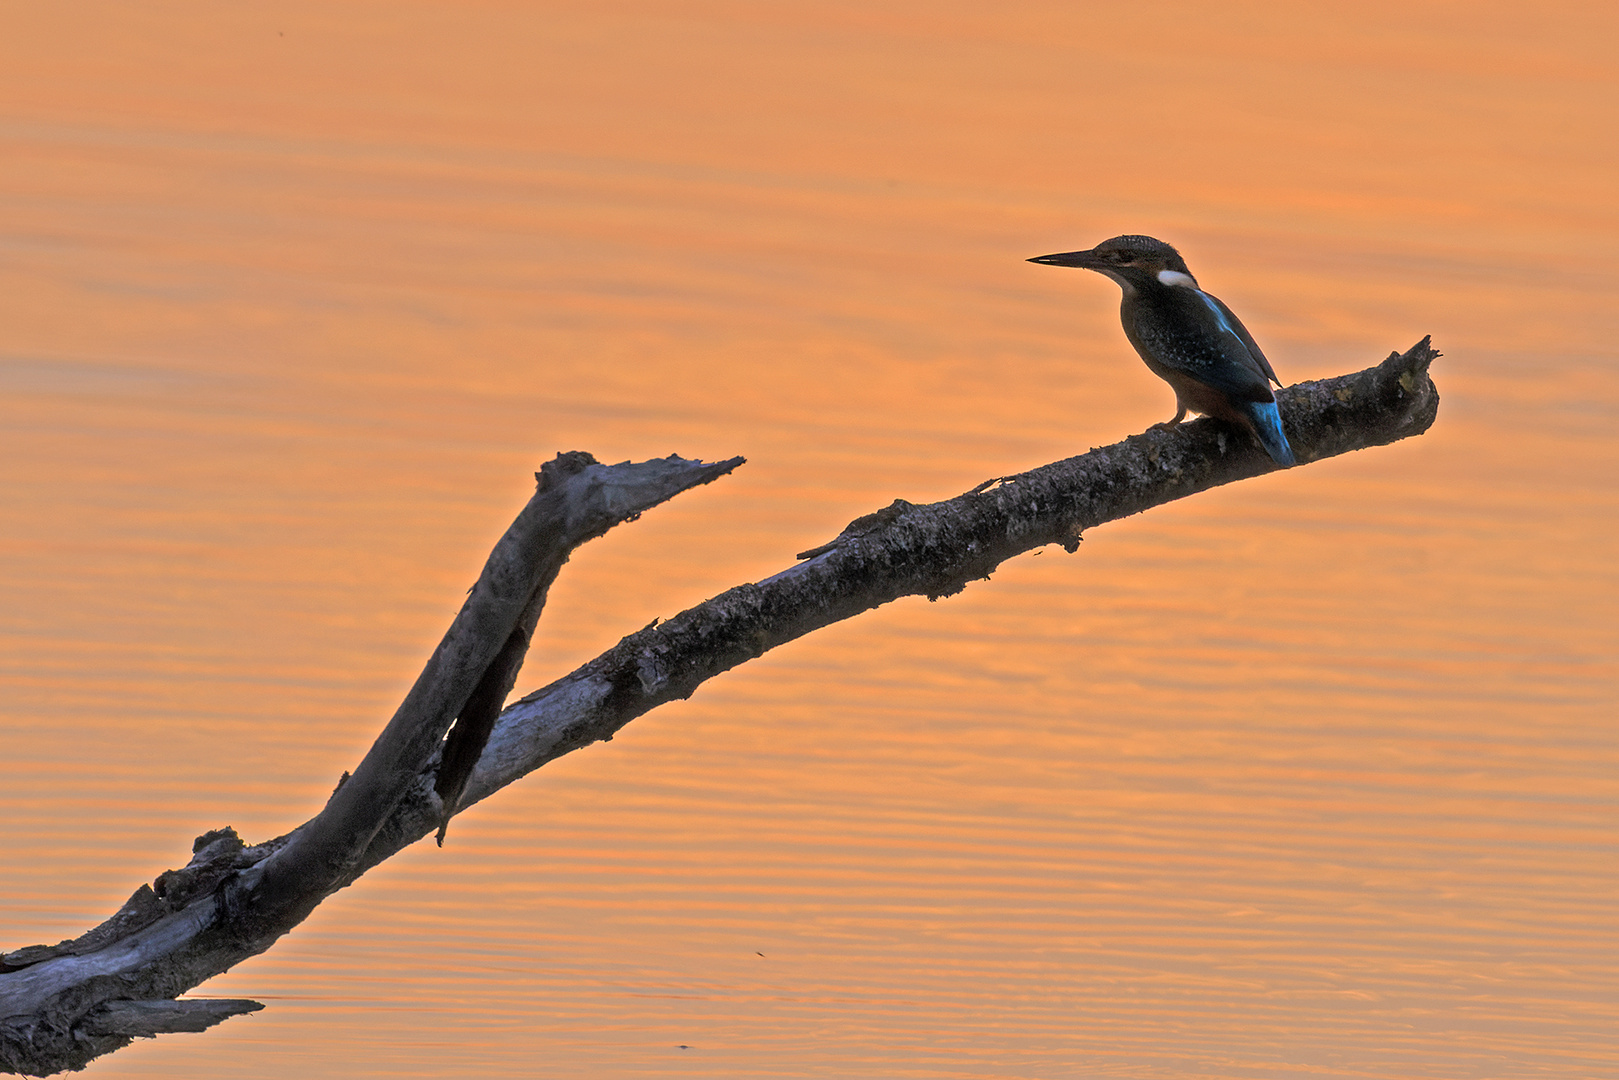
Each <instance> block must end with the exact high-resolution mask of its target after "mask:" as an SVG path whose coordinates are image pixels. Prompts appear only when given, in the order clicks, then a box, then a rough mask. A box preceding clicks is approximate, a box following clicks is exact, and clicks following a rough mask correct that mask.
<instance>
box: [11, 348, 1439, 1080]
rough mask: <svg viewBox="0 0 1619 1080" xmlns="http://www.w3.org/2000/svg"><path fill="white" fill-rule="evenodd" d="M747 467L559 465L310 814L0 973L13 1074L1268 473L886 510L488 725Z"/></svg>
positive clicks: (1391, 432)
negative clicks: (550, 642) (564, 763)
mask: <svg viewBox="0 0 1619 1080" xmlns="http://www.w3.org/2000/svg"><path fill="white" fill-rule="evenodd" d="M1438 355H1439V354H1438V353H1437V352H1435V351H1433V350H1432V349H1431V348H1430V347H1429V344H1428V339H1427V338H1424V339H1423V340H1422V341H1421V342H1419V343H1418V344H1417V345H1415V346H1413V347H1412V348H1411V349H1410V350H1409V351H1407V352H1405V353H1404V354H1399V353H1396V354H1393V355H1391V356H1390V357H1389V358H1388V359H1387V360H1385V361H1384V362H1383V363H1382V364H1380V365H1377V366H1376V367H1372V368H1368V369H1367V370H1365V371H1361V372H1357V373H1354V374H1351V375H1344V376H1340V377H1339V378H1336V379H1327V380H1323V381H1321V382H1311V383H1301V384H1299V385H1297V386H1293V387H1289V388H1287V389H1285V390H1282V391H1280V392H1278V394H1277V399H1278V401H1279V403H1280V406H1281V411H1282V416H1283V418H1284V421H1285V423H1286V427H1287V433H1288V438H1289V441H1290V442H1291V443H1292V445H1293V448H1294V451H1295V453H1296V454H1297V456H1298V459H1299V463H1300V466H1301V467H1302V466H1303V465H1305V464H1308V463H1309V462H1312V461H1318V460H1320V459H1322V458H1327V457H1333V456H1336V455H1338V454H1343V453H1348V452H1349V451H1351V450H1360V449H1365V448H1367V447H1371V446H1378V445H1383V444H1386V443H1391V442H1394V441H1396V440H1399V439H1404V438H1407V437H1409V436H1411V435H1418V434H1421V433H1422V432H1424V431H1426V430H1427V429H1428V427H1429V425H1431V424H1432V423H1433V420H1434V418H1435V416H1436V415H1437V411H1438V407H1439V395H1438V391H1437V390H1436V389H1435V388H1434V385H1433V382H1432V381H1431V379H1430V378H1429V375H1428V367H1429V364H1430V363H1431V362H1432V361H1433V359H1434V358H1435V357H1437V356H1438ZM740 463H741V459H740V458H735V459H732V460H731V461H727V462H721V463H718V464H713V465H704V464H702V463H700V462H690V461H683V460H681V459H679V458H672V457H671V458H669V459H666V460H664V461H655V462H645V463H641V464H639V465H631V464H629V463H625V464H623V465H617V466H602V465H598V464H596V463H595V461H594V460H593V459H591V458H590V456H589V455H588V454H572V455H566V454H565V455H559V456H558V459H557V461H555V462H551V463H549V464H548V465H547V466H546V467H545V469H544V470H542V473H541V474H539V475H540V477H541V483H540V487H539V490H538V491H537V492H536V494H535V496H534V498H533V499H532V500H531V501H530V503H529V505H528V506H527V507H525V509H524V510H523V512H522V514H520V515H519V516H518V519H517V522H515V523H514V524H513V526H512V528H511V530H509V531H508V533H507V534H506V536H504V537H503V538H502V539H501V541H500V543H499V544H498V545H497V546H496V548H495V551H494V553H493V554H492V555H491V556H490V560H489V564H488V565H487V566H486V567H485V569H484V572H483V575H482V576H481V577H480V578H479V581H478V584H477V585H476V586H475V587H474V589H473V592H472V595H471V596H470V597H469V598H468V601H467V605H466V607H464V608H463V609H462V611H461V614H460V615H458V616H457V617H456V620H455V623H454V624H453V625H452V626H451V628H450V631H449V633H447V634H446V635H445V638H444V641H443V643H442V644H441V645H440V646H439V648H438V650H437V651H435V653H434V654H433V657H432V658H431V659H430V660H429V661H428V664H427V666H426V668H425V669H424V670H423V672H422V674H421V676H420V678H418V680H417V682H416V685H415V686H414V687H412V689H411V691H410V693H409V695H407V697H406V699H405V701H404V703H403V704H401V706H400V708H399V711H398V713H396V715H395V716H394V718H393V720H392V721H391V722H390V723H389V725H388V726H387V727H386V728H385V729H384V730H383V732H382V734H381V735H380V736H379V737H378V739H377V741H376V744H375V745H374V746H373V747H372V749H371V751H370V753H368V754H367V755H366V757H365V759H364V761H362V762H361V763H360V765H359V766H358V768H357V769H356V770H355V773H354V776H353V777H352V778H348V779H347V782H346V783H343V784H340V786H339V788H338V790H337V791H335V792H334V793H333V795H332V798H331V800H330V802H329V803H328V805H327V807H326V808H325V809H324V810H323V811H322V812H321V813H320V814H318V815H317V816H316V817H315V818H313V819H312V820H310V821H309V822H307V823H306V824H304V825H303V826H300V827H299V828H298V829H295V830H294V831H293V832H291V833H289V834H287V835H286V836H283V837H279V838H277V839H275V840H271V841H268V842H266V843H263V844H259V845H257V846H255V847H245V846H244V845H243V843H242V841H241V840H240V839H239V838H238V837H237V836H236V834H235V833H234V832H233V831H232V830H229V829H224V830H220V831H218V832H213V833H208V834H206V835H204V836H202V837H199V838H198V839H197V842H196V845H195V847H194V851H195V855H194V857H193V859H192V861H191V863H190V864H189V865H188V866H187V867H185V868H184V869H182V870H178V871H169V872H167V873H165V874H163V875H161V876H160V877H159V878H158V879H157V881H156V882H155V885H154V887H148V886H144V885H143V886H141V888H140V889H139V890H137V891H136V893H135V895H134V896H132V897H131V898H130V900H129V902H128V903H126V904H125V905H124V907H123V908H122V909H121V910H120V911H119V912H118V913H117V914H116V915H114V916H113V918H111V919H109V920H108V921H107V922H106V923H104V924H102V925H101V926H99V927H97V928H96V929H94V930H92V931H90V932H89V933H87V934H85V935H84V936H83V937H81V938H79V939H77V940H75V941H72V942H63V943H62V944H60V945H54V946H32V947H30V948H26V949H21V950H18V951H15V952H11V953H6V954H4V955H3V956H0V1068H4V1069H6V1070H8V1071H11V1072H22V1073H30V1074H36V1075H46V1074H49V1073H53V1072H59V1071H61V1070H63V1069H70V1068H80V1067H82V1066H83V1065H84V1064H85V1063H86V1062H88V1061H90V1060H92V1059H93V1058H95V1057H97V1056H99V1055H101V1054H104V1053H108V1052H111V1051H113V1050H116V1049H118V1048H119V1047H121V1046H123V1045H125V1044H127V1043H128V1042H129V1041H130V1039H131V1038H132V1037H134V1036H137V1035H150V1034H156V1033H159V1032H167V1031H182V1030H184V1031H195V1030H201V1029H202V1028H204V1027H206V1026H208V1025H210V1024H213V1023H218V1022H219V1021H220V1020H223V1019H225V1018H226V1017H227V1016H231V1015H235V1014H237V1013H240V1012H246V1011H251V1010H253V1009H256V1008H258V1007H260V1006H258V1005H257V1003H255V1002H251V1001H212V1000H207V999H201V1000H185V1001H175V1000H174V999H175V998H176V997H178V995H180V994H181V993H184V992H185V991H186V990H189V989H190V988H191V987H193V986H196V985H197V984H199V983H201V982H202V981H203V980H205V979H207V978H209V977H211V976H213V975H215V974H218V973H220V972H222V971H225V970H227V969H228V968H230V967H231V966H233V965H234V964H236V963H238V962H239V961H241V960H243V959H246V958H247V957H249V956H253V955H256V954H258V953H260V952H263V951H265V950H266V949H268V948H269V947H270V946H271V945H272V944H274V942H275V940H276V939H277V938H279V937H280V936H281V935H282V934H284V933H286V932H287V931H288V930H290V929H291V928H292V927H293V926H295V925H297V923H298V922H299V921H301V920H302V919H303V918H304V917H305V916H306V915H307V914H308V913H309V912H310V911H311V910H313V909H314V907H315V906H316V905H317V904H319V903H320V901H321V900H322V899H324V898H325V897H326V896H328V895H330V894H331V893H333V892H335V891H337V890H338V889H341V888H343V887H344V886H345V885H348V884H349V883H350V882H352V881H354V880H355V879H356V878H358V877H359V876H360V875H361V874H363V873H364V872H365V871H366V870H368V869H369V868H371V867H372V866H375V865H376V864H378V863H380V862H382V861H383V860H385V859H387V858H388V857H389V856H391V855H393V854H394V853H395V852H397V851H399V850H400V849H402V848H404V847H406V846H407V845H409V844H412V843H414V842H415V841H417V840H419V839H421V838H422V837H424V836H426V835H428V834H429V833H431V832H433V831H434V830H435V829H440V830H441V832H440V838H441V840H442V828H443V826H444V825H445V824H446V823H447V822H448V819H449V816H450V815H451V814H452V813H454V812H455V811H456V810H457V809H458V808H461V807H465V806H470V805H472V804H473V803H475V802H478V801H479V800H482V799H484V798H487V797H488V796H489V795H491V794H493V793H494V792H496V791H498V790H499V789H501V788H502V787H505V786H506V785H507V784H510V783H511V782H512V781H514V780H516V779H518V778H520V777H522V776H524V775H526V774H527V773H529V772H532V771H533V770H534V769H537V768H539V767H540V766H541V765H543V764H545V763H546V762H548V761H551V760H553V759H555V758H557V757H560V756H561V755H563V754H566V753H568V752H570V751H572V750H576V749H578V748H580V747H582V746H586V745H588V744H589V743H592V742H595V741H598V740H604V739H611V738H612V737H613V734H614V733H615V732H616V731H617V730H618V729H619V728H621V727H623V726H624V725H625V724H626V723H628V722H629V721H630V720H632V719H634V718H635V717H637V716H640V715H641V714H643V713H645V712H647V711H648V710H650V709H653V708H656V707H657V706H658V705H660V704H662V703H664V702H666V701H670V700H673V699H676V698H685V697H689V696H691V694H692V692H693V691H694V690H696V688H697V687H698V686H700V685H701V684H702V683H703V682H705V681H707V680H708V679H711V678H713V677H714V676H715V675H718V674H720V673H721V672H724V671H727V670H729V669H730V668H733V667H735V666H737V665H738V664H741V663H744V662H746V661H748V660H751V659H753V658H754V657H756V656H760V655H762V654H763V653H764V652H766V651H767V650H769V649H771V648H774V647H775V646H777V645H780V644H782V643H784V642H787V641H791V640H793V639H794V638H797V637H801V636H803V635H804V634H807V633H809V632H811V631H813V630H816V629H818V628H820V627H822V626H826V625H828V624H830V623H834V622H837V621H839V620H842V619H846V618H848V617H850V616H851V615H855V614H858V613H859V612H862V611H866V610H869V609H871V608H874V607H877V606H879V605H881V604H884V603H887V602H889V601H891V600H894V599H897V598H899V597H901V596H910V595H923V596H927V597H929V598H934V599H936V598H938V597H941V596H949V595H951V594H953V593H957V592H960V591H961V590H962V589H963V588H964V587H965V586H966V584H967V583H968V582H969V581H972V580H975V579H978V578H987V577H988V576H989V575H990V574H991V573H992V572H993V571H994V570H995V568H996V567H997V566H999V565H1000V564H1001V563H1002V562H1004V561H1005V560H1006V559H1008V558H1011V557H1012V556H1014V555H1017V554H1020V553H1022V552H1025V551H1029V550H1032V549H1034V548H1038V547H1041V546H1044V545H1046V544H1059V545H1061V546H1062V547H1064V548H1065V549H1067V550H1068V551H1070V552H1072V551H1074V550H1076V549H1077V547H1078V545H1079V541H1080V537H1081V534H1082V533H1083V532H1084V530H1086V529H1089V528H1091V527H1093V526H1095V525H1099V524H1101V523H1103V522H1106V521H1112V520H1115V519H1117V518H1121V517H1126V516H1129V515H1131V514H1136V513H1140V512H1141V511H1143V510H1145V509H1147V508H1148V507H1151V506H1156V505H1158V504H1161V503H1165V502H1170V501H1172V500H1175V499H1179V498H1184V497H1185V496H1187V495H1191V494H1194V493H1196V492H1199V491H1204V490H1206V489H1208V488H1211V487H1216V486H1219V485H1221V484H1228V483H1231V482H1233V481H1236V480H1242V479H1246V478H1248V477H1251V476H1257V475H1259V474H1261V473H1267V472H1271V471H1273V470H1274V469H1275V468H1276V466H1275V465H1274V463H1273V462H1272V461H1271V460H1270V458H1269V456H1268V455H1266V454H1265V452H1264V451H1263V450H1262V449H1260V448H1259V446H1258V445H1257V444H1256V443H1254V442H1252V440H1250V439H1249V438H1248V436H1247V435H1246V434H1243V433H1239V432H1237V431H1234V430H1233V429H1231V428H1227V427H1224V426H1222V425H1220V424H1218V423H1216V422H1214V421H1209V420H1200V421H1197V422H1194V423H1190V424H1184V425H1182V426H1180V427H1178V428H1175V429H1173V430H1171V431H1167V432H1149V433H1147V434H1143V435H1134V436H1131V437H1130V438H1128V439H1125V440H1124V441H1123V442H1121V443H1116V444H1114V445H1113V446H1108V447H1103V448H1100V449H1095V450H1092V451H1090V452H1089V453H1087V454H1082V455H1080V456H1078V457H1073V458H1069V459H1067V460H1065V461H1059V462H1056V463H1055V464H1052V465H1047V466H1045V467H1043V468H1039V469H1034V470H1031V471H1029V472H1026V473H1019V474H1018V475H1016V476H1009V477H1001V478H998V479H997V480H993V481H988V482H986V483H984V484H980V485H979V486H978V487H976V488H974V489H973V490H972V491H969V492H967V493H966V494H964V495H961V496H958V497H957V498H954V499H950V500H948V501H945V502H941V503H934V504H931V505H926V506H915V505H912V504H910V503H907V502H905V501H904V500H903V499H896V500H895V501H894V502H893V503H892V504H891V505H890V506H888V507H886V508H884V509H882V510H879V511H877V512H876V513H873V514H868V515H866V516H865V517H862V518H860V519H858V520H856V521H854V522H851V523H850V525H849V526H848V527H847V528H846V529H844V531H843V532H842V533H841V534H840V535H839V536H838V537H836V538H835V539H833V540H831V541H830V542H828V543H826V544H823V545H821V546H820V547H817V548H814V549H811V550H810V551H806V552H804V553H803V554H802V555H801V556H800V559H801V560H802V561H800V562H799V563H798V564H797V565H795V566H792V567H790V568H788V569H786V570H784V571H782V572H781V573H779V574H776V575H774V576H773V577H770V578H767V579H765V580H764V581H760V582H757V583H753V584H747V585H740V586H738V587H736V588H734V589H731V590H729V591H728V592H725V593H722V594H720V595H719V596H717V597H715V598H713V599H712V600H709V601H706V602H704V603H702V604H699V605H697V606H696V607H694V608H691V609H689V610H687V611H685V612H682V613H681V614H679V615H677V616H675V617H674V618H672V619H670V620H668V621H667V622H663V623H657V624H654V625H653V626H650V627H647V628H646V629H644V630H641V631H640V632H638V633H635V634H631V635H629V636H628V637H626V638H624V639H623V640H622V641H620V642H619V643H618V644H617V645H616V646H614V647H613V648H612V649H609V650H608V651H607V652H606V653H604V654H602V655H601V656H600V657H598V658H597V659H595V660H592V661H591V662H590V663H588V664H585V665H584V666H583V667H581V668H579V669H578V670H577V671H574V672H573V673H571V674H569V675H567V676H565V677H563V678H561V679H558V680H557V681H555V682H553V683H551V684H550V685H549V686H546V687H544V688H542V689H540V690H537V691H535V692H534V693H532V694H529V695H528V696H527V697H525V698H523V699H522V700H520V701H518V702H516V703H514V704H513V705H512V706H510V707H509V708H507V709H506V710H505V711H504V712H502V713H500V714H499V716H498V719H496V718H495V714H494V707H495V705H498V702H499V701H500V700H501V699H503V698H504V696H505V694H506V693H507V692H508V691H509V688H510V686H511V685H512V680H513V679H515V677H516V671H517V667H518V665H520V664H521V661H522V656H523V653H524V652H525V651H526V648H527V642H528V639H529V637H530V635H531V634H532V633H533V629H534V620H535V619H537V618H538V617H539V613H540V609H541V607H542V606H543V604H544V599H545V592H546V590H547V589H548V588H549V586H550V583H551V581H552V580H554V579H555V577H556V573H557V571H558V570H559V569H560V567H561V565H562V563H563V562H565V561H566V559H567V554H568V552H569V551H571V550H572V548H573V547H576V546H578V544H580V543H583V542H584V541H585V540H588V539H590V538H591V537H594V536H599V535H601V534H602V533H604V532H606V531H607V529H609V528H610V527H611V526H612V525H614V524H616V523H617V522H619V521H622V520H626V519H629V518H633V517H635V516H637V515H638V514H639V512H640V511H641V510H643V509H645V508H647V507H650V506H653V505H656V504H657V503H658V502H662V501H663V500H665V499H667V498H669V497H671V496H672V495H674V494H676V493H677V492H679V491H681V490H684V489H685V488H688V487H691V486H694V485H696V484H701V483H707V482H708V481H709V480H712V479H714V478H715V477H718V476H720V475H723V474H724V473H726V472H729V471H730V470H731V469H733V468H735V467H736V465H738V464H740ZM491 702H493V703H494V705H491ZM458 717H459V719H457V718H458ZM452 722H454V724H455V729H454V731H453V732H452V734H451V735H450V738H449V740H448V741H447V742H446V740H445V734H446V731H448V730H451V724H452ZM491 726H492V730H488V729H489V728H490V727H491ZM480 751H481V752H480ZM457 762H459V766H457V764H456V763H457Z"/></svg>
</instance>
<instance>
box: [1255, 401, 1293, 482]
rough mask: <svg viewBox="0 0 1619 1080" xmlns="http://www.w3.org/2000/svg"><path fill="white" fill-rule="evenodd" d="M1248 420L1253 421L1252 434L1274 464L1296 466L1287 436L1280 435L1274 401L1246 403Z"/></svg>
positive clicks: (1280, 425)
mask: <svg viewBox="0 0 1619 1080" xmlns="http://www.w3.org/2000/svg"><path fill="white" fill-rule="evenodd" d="M1247 411H1248V418H1249V419H1250V420H1252V421H1253V424H1254V434H1255V435H1258V436H1259V441H1260V442H1261V443H1262V444H1263V445H1264V447H1265V452H1266V453H1268V454H1269V455H1270V456H1271V458H1272V459H1274V460H1275V462H1276V464H1278V465H1280V466H1282V468H1284V469H1285V468H1288V467H1290V466H1293V465H1296V464H1298V459H1297V458H1295V457H1294V456H1293V448H1292V447H1291V446H1289V445H1287V436H1286V435H1284V434H1283V433H1282V414H1281V413H1280V412H1278V411H1277V409H1276V402H1274V401H1255V402H1249V403H1248V410H1247Z"/></svg>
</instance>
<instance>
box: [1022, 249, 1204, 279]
mask: <svg viewBox="0 0 1619 1080" xmlns="http://www.w3.org/2000/svg"><path fill="white" fill-rule="evenodd" d="M1029 261H1030V262H1032V263H1044V264H1045V265H1047V266H1080V267H1083V268H1085V269H1086V270H1095V271H1096V272H1097V273H1099V274H1106V275H1107V276H1108V277H1110V278H1112V279H1113V280H1114V281H1117V282H1118V283H1119V284H1120V285H1122V286H1124V289H1125V291H1126V292H1130V291H1132V290H1134V289H1135V288H1137V287H1138V286H1140V285H1143V284H1145V283H1146V282H1148V281H1150V280H1156V281H1157V282H1158V283H1159V284H1160V285H1190V286H1192V288H1194V289H1195V288H1197V280H1196V279H1195V278H1193V277H1192V272H1191V271H1190V270H1188V269H1186V260H1185V259H1183V258H1181V253H1180V252H1178V251H1176V250H1175V249H1174V248H1173V247H1171V246H1170V245H1169V244H1166V243H1164V242H1163V241H1162V240H1155V239H1153V238H1152V237H1150V236H1115V237H1114V238H1113V239H1111V240H1103V241H1102V242H1101V243H1100V244H1097V245H1096V246H1095V247H1093V248H1091V249H1090V250H1089V251H1063V252H1059V253H1058V254H1056V255H1040V256H1038V257H1036V258H1033V259H1030V260H1029Z"/></svg>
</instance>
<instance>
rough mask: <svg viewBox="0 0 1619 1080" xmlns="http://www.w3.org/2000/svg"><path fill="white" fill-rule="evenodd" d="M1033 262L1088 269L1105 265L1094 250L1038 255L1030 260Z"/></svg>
mask: <svg viewBox="0 0 1619 1080" xmlns="http://www.w3.org/2000/svg"><path fill="white" fill-rule="evenodd" d="M1029 261H1030V262H1032V263H1044V264H1045V265H1046V266H1083V267H1084V268H1085V269H1087V270H1095V269H1096V268H1097V267H1098V266H1101V265H1103V263H1102V260H1101V259H1100V258H1099V257H1098V256H1097V254H1096V252H1095V251H1094V250H1092V251H1059V252H1058V253H1057V254H1055V255H1037V256H1035V257H1034V258H1032V259H1030V260H1029Z"/></svg>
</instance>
